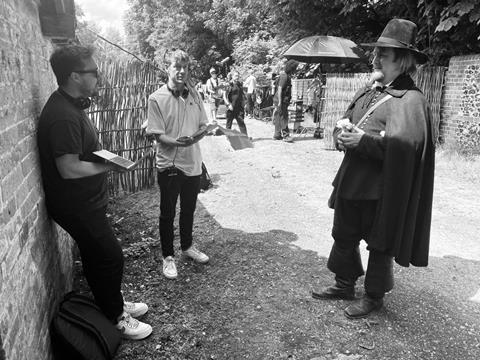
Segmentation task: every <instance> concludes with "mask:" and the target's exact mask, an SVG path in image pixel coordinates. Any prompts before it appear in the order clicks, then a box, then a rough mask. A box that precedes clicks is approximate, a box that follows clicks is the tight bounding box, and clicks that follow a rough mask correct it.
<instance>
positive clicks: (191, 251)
mask: <svg viewBox="0 0 480 360" xmlns="http://www.w3.org/2000/svg"><path fill="white" fill-rule="evenodd" d="M183 255H185V256H186V257H189V258H190V259H192V260H194V261H196V262H198V263H200V264H206V263H207V262H208V260H210V259H209V258H208V256H207V255H205V254H204V253H202V252H201V251H199V250H197V249H196V248H195V247H193V246H190V247H189V248H188V249H187V250H185V251H183Z"/></svg>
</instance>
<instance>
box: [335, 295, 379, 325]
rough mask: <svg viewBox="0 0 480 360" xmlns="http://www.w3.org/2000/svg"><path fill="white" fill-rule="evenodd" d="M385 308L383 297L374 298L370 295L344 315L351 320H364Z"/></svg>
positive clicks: (352, 306) (347, 310) (351, 306)
mask: <svg viewBox="0 0 480 360" xmlns="http://www.w3.org/2000/svg"><path fill="white" fill-rule="evenodd" d="M382 306H383V297H380V298H372V297H370V296H368V294H365V295H363V297H362V298H361V299H360V300H358V301H356V302H355V303H353V304H352V305H350V306H348V307H347V308H346V309H345V311H344V313H345V316H346V317H347V318H349V319H362V318H365V317H367V316H368V315H370V313H371V312H372V311H375V310H379V309H380V308H381V307H382Z"/></svg>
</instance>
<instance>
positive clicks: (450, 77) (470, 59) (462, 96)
mask: <svg viewBox="0 0 480 360" xmlns="http://www.w3.org/2000/svg"><path fill="white" fill-rule="evenodd" d="M462 122H468V123H473V122H475V123H479V122H480V55H468V56H455V57H452V58H451V59H450V63H449V66H448V71H447V73H446V75H445V86H444V90H443V97H442V106H441V123H440V137H441V140H442V141H443V142H445V143H453V144H455V142H456V139H457V134H456V132H457V129H458V126H459V124H461V123H462Z"/></svg>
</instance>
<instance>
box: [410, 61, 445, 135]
mask: <svg viewBox="0 0 480 360" xmlns="http://www.w3.org/2000/svg"><path fill="white" fill-rule="evenodd" d="M446 70H447V68H445V67H443V66H431V67H425V68H421V69H420V70H419V71H417V73H416V75H415V76H414V81H415V84H417V86H418V88H419V89H420V90H422V92H423V94H424V95H425V97H426V98H427V100H428V102H429V103H430V109H431V111H432V118H433V124H432V125H433V136H434V139H435V141H438V136H439V132H440V105H441V104H440V103H441V100H442V92H443V82H444V80H445V72H446Z"/></svg>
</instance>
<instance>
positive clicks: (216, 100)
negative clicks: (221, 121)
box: [206, 68, 222, 122]
mask: <svg viewBox="0 0 480 360" xmlns="http://www.w3.org/2000/svg"><path fill="white" fill-rule="evenodd" d="M206 91H207V98H208V102H209V104H210V114H211V117H212V119H211V120H212V122H214V121H216V120H217V112H218V107H219V106H220V101H221V99H222V89H221V86H220V80H219V79H218V74H217V70H215V68H211V69H210V78H209V79H208V80H207V84H206Z"/></svg>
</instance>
